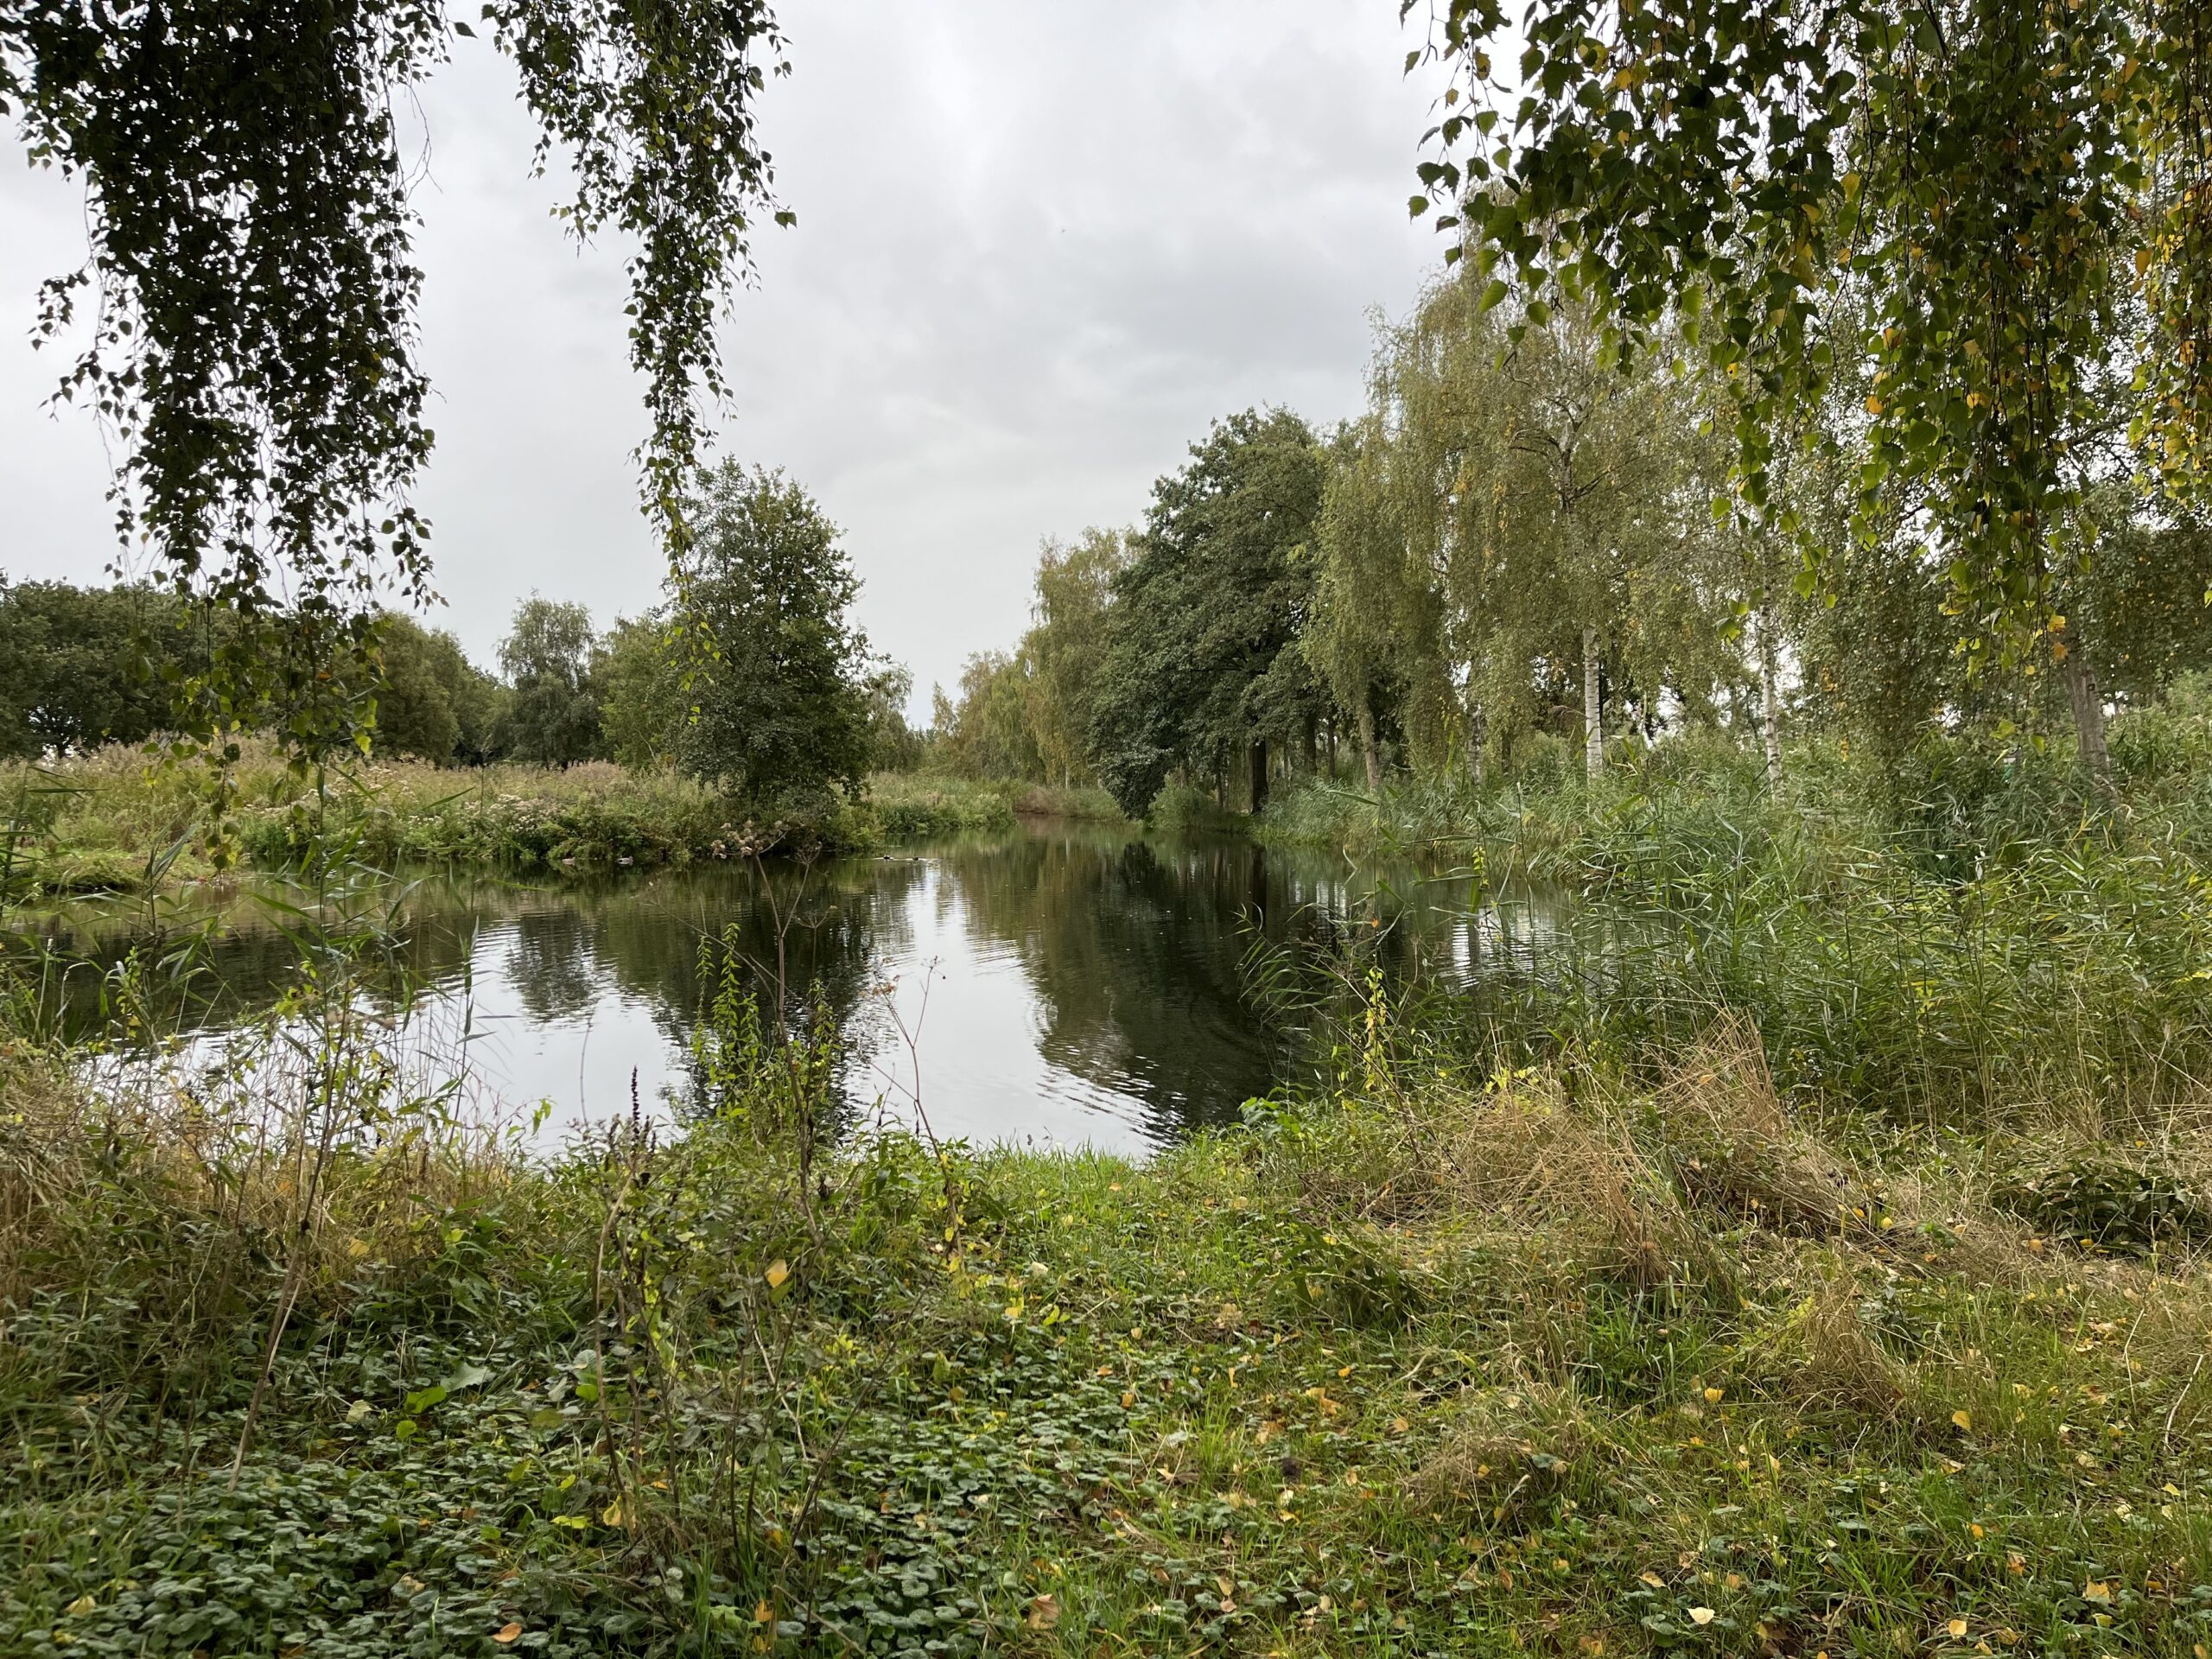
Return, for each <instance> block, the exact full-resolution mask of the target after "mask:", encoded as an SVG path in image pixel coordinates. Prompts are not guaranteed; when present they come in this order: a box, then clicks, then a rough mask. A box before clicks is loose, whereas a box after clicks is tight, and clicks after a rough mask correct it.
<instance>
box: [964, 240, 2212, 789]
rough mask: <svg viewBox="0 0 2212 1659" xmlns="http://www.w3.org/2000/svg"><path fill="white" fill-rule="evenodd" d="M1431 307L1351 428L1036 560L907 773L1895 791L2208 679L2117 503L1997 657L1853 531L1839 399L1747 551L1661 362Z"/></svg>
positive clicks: (1899, 561) (1193, 475)
mask: <svg viewBox="0 0 2212 1659" xmlns="http://www.w3.org/2000/svg"><path fill="white" fill-rule="evenodd" d="M1485 297H1486V296H1484V294H1483V291H1482V289H1481V286H1480V284H1479V283H1476V282H1475V281H1474V280H1473V279H1472V278H1471V277H1468V276H1466V275H1465V274H1461V273H1454V274H1452V275H1449V276H1447V277H1444V278H1443V279H1441V280H1440V282H1439V283H1437V284H1436V285H1435V286H1434V287H1433V289H1431V290H1430V291H1429V292H1428V293H1427V295H1426V296H1424V298H1423V299H1422V301H1421V303H1420V304H1419V305H1418V306H1417V307H1416V308H1415V309H1414V313H1413V315H1411V316H1410V317H1409V318H1408V320H1407V321H1404V322H1402V323H1401V324H1397V325H1395V326H1391V327H1387V328H1385V329H1384V330H1383V333H1382V335H1381V337H1380V339H1379V340H1378V347H1377V351H1376V359H1375V365H1374V368H1373V372H1372V375H1371V378H1370V401H1369V406H1368V409H1367V410H1366V412H1365V413H1363V415H1362V416H1359V417H1358V418H1357V419H1355V420H1352V421H1349V422H1346V423H1343V424H1342V425H1340V426H1339V427H1338V429H1335V430H1334V431H1333V432H1330V433H1328V434H1325V435H1323V434H1319V433H1317V432H1315V431H1314V430H1313V429H1312V428H1310V427H1309V426H1308V425H1307V424H1306V423H1305V422H1304V421H1302V420H1300V418H1298V417H1297V416H1294V415H1292V414H1290V413H1287V412H1286V411H1283V410H1248V411H1246V412H1245V413H1243V414H1240V415H1235V416H1230V417H1229V418H1227V419H1225V420H1223V421H1220V422H1218V423H1216V425H1215V426H1214V428H1213V429H1212V430H1211V432H1210V433H1209V434H1208V435H1206V436H1205V438H1204V439H1203V440H1201V441H1200V442H1198V443H1195V444H1193V445H1192V448H1191V451H1190V459H1189V461H1187V462H1186V463H1185V465H1184V466H1183V467H1180V468H1179V469H1178V470H1176V471H1174V472H1173V473H1170V474H1166V476H1164V477H1162V478H1160V480H1158V481H1157V482H1156V483H1155V484H1154V486H1153V493H1152V501H1151V505H1150V507H1149V510H1148V511H1147V513H1146V515H1145V518H1144V521H1143V523H1142V524H1141V526H1138V527H1136V528H1134V529H1131V530H1128V531H1120V532H1112V531H1088V532H1086V533H1085V534H1084V536H1083V537H1081V538H1079V539H1078V540H1077V541H1076V542H1075V543H1072V544H1064V543H1059V542H1057V541H1048V542H1047V543H1046V547H1045V550H1044V555H1043V558H1042V560H1041V562H1040V563H1039V569H1038V573H1037V579H1036V596H1035V603H1034V610H1033V615H1034V619H1035V620H1034V625H1033V626H1032V627H1031V628H1030V630H1029V631H1028V632H1027V634H1025V635H1024V636H1023V638H1022V639H1021V640H1020V642H1019V644H1018V645H1016V646H1015V647H1014V649H1013V650H1011V651H1008V652H993V653H988V654H985V655H982V656H978V657H976V658H972V659H970V661H969V664H968V666H967V670H966V671H965V673H964V674H963V677H962V680H961V683H960V685H959V687H958V688H957V693H956V694H953V695H947V694H945V693H944V692H943V691H940V692H939V693H938V700H937V711H936V717H935V721H934V726H935V746H934V749H935V753H936V754H937V755H938V757H940V758H941V759H942V760H944V762H945V763H946V764H947V765H948V766H951V767H953V768H955V769H957V770H960V771H963V772H969V773H973V774H976V775H982V776H1006V777H1031V778H1039V779H1048V780H1051V781H1054V782H1065V781H1086V780H1094V779H1095V780H1096V782H1098V783H1101V784H1103V785H1105V786H1106V787H1107V788H1108V789H1109V790H1110V791H1112V792H1113V793H1114V795H1115V796H1116V798H1117V799H1118V800H1119V801H1120V802H1121V803H1122V806H1123V808H1124V809H1125V810H1130V811H1139V810H1143V809H1144V808H1145V807H1146V805H1147V804H1148V803H1149V802H1150V801H1151V800H1152V799H1153V798H1154V795H1155V794H1156V793H1157V792H1158V791H1160V788H1161V787H1162V785H1163V784H1165V783H1166V782H1168V781H1169V780H1171V779H1181V780H1182V781H1183V782H1184V783H1185V785H1195V786H1197V787H1199V788H1202V789H1205V790H1208V791H1211V792H1212V793H1214V794H1215V795H1216V797H1217V798H1221V799H1223V800H1224V801H1227V802H1231V803H1233V804H1238V805H1244V804H1251V805H1254V806H1256V805H1257V804H1259V803H1260V802H1261V801H1262V799H1263V798H1265V796H1266V793H1267V790H1268V783H1269V780H1270V779H1276V778H1281V777H1282V776H1284V775H1285V774H1286V773H1289V774H1294V775H1295V774H1298V773H1301V772H1303V773H1312V774H1320V775H1325V776H1338V775H1348V776H1349V777H1351V778H1352V779H1357V780H1360V781H1363V782H1364V783H1366V784H1367V785H1369V786H1370V787H1379V786H1380V785H1381V784H1382V783H1383V781H1384V779H1385V777H1386V775H1388V774H1389V773H1390V772H1393V771H1394V770H1395V771H1402V772H1414V773H1417V774H1421V775H1426V776H1437V775H1446V776H1448V775H1450V774H1452V772H1455V771H1456V772H1459V774H1460V775H1463V776H1468V775H1471V776H1473V777H1476V778H1479V777H1480V776H1481V775H1482V773H1483V772H1484V768H1486V767H1490V768H1502V769H1505V770H1509V771H1510V770H1513V769H1515V768H1516V767H1518V766H1522V765H1523V764H1525V763H1526V762H1528V761H1529V760H1530V759H1531V758H1532V757H1533V756H1535V755H1536V754H1538V753H1548V754H1549V755H1550V756H1551V757H1552V760H1553V761H1554V764H1556V763H1557V762H1559V761H1560V760H1568V761H1569V763H1571V764H1580V765H1581V766H1585V767H1586V769H1587V770H1588V772H1590V774H1591V775H1592V776H1595V775H1597V774H1598V773H1599V772H1601V771H1602V769H1603V768H1604V767H1605V765H1606V764H1607V761H1608V759H1609V756H1618V754H1619V753H1621V752H1622V751H1623V749H1624V747H1634V746H1637V745H1641V744H1647V743H1649V742H1651V741H1655V740H1656V739H1657V738H1659V737H1660V736H1662V734H1666V733H1668V732H1669V731H1678V730H1681V729H1685V728H1707V729H1716V730H1719V731H1722V732H1725V733H1730V734H1735V735H1736V736H1737V737H1738V739H1739V740H1740V741H1746V742H1757V741H1764V748H1765V752H1766V764H1767V766H1768V769H1769V772H1770V777H1772V778H1773V779H1775V780H1777V781H1778V780H1779V778H1780V772H1781V767H1782V764H1783V762H1782V751H1781V745H1780V738H1781V734H1782V732H1783V729H1784V728H1786V727H1788V726H1790V725H1792V724H1795V725H1796V726H1797V727H1798V728H1800V729H1802V730H1803V731H1806V732H1812V731H1815V730H1827V731H1831V732H1833V733H1835V734H1838V735H1840V736H1841V737H1844V738H1846V739H1847V740H1848V741H1850V742H1851V743H1853V744H1854V745H1858V746H1861V747H1863V748H1864V749H1865V750H1866V751H1867V752H1868V753H1870V755H1871V757H1872V758H1874V759H1877V760H1881V761H1883V762H1885V763H1894V762H1896V761H1897V760H1899V759H1900V758H1901V757H1902V756H1903V755H1904V753H1906V752H1907V751H1909V750H1910V749H1911V748H1912V747H1914V746H1915V745H1916V744H1919V743H1921V742H1923V741H1927V740H1930V739H1936V738H1948V737H1955V736H1960V735H1969V736H1970V735H1975V734H1980V735H1982V736H1986V737H1989V738H1993V739H1994V740H1995V741H1999V742H2002V743H2018V742H2023V741H2041V740H2042V738H2043V737H2044V735H2046V734H2052V735H2056V734H2063V733H2064V732H2066V731H2067V729H2068V728H2069V727H2070V728H2071V729H2072V732H2073V734H2074V740H2075V743H2076V745H2077V746H2078V752H2079V753H2080V755H2081V757H2082V760H2084V762H2085V763H2086V764H2088V766H2090V767H2091V768H2092V769H2093V770H2096V771H2099V772H2102V771H2103V770H2104V769H2105V768H2106V766H2107V762H2106V759H2105V749H2104V737H2103V728H2104V721H2105V716H2106V713H2107V709H2109V708H2111V707H2112V706H2113V705H2115V704H2118V703H2122V702H2130V701H2139V700H2141V699H2144V698H2145V697H2149V696H2154V695H2156V694H2157V693H2158V691H2159V690H2161V689H2162V688H2163V687H2164V685H2166V684H2167V683H2169V682H2170V681H2171V680H2172V679H2173V678H2174V677H2176V676H2177V675H2178V674H2181V673H2183V672H2184V671H2190V670H2192V669H2198V668H2202V667H2205V666H2207V665H2212V626H2208V622H2212V613H2208V612H2207V609H2206V599H2207V594H2208V588H2209V587H2212V534H2208V533H2207V531H2206V530H2205V529H2204V528H2203V527H2202V525H2199V524H2192V523H2184V522H2177V521H2176V520H2175V519H2173V518H2171V516H2169V515H2168V514H2167V513H2165V512H2164V511H2162V510H2161V509H2159V508H2158V506H2157V505H2156V504H2155V503H2154V502H2153V500H2152V497H2151V496H2150V495H2149V494H2148V493H2146V492H2145V489H2144V488H2143V486H2140V485H2139V483H2137V482H2136V481H2134V480H2132V479H2131V478H2130V477H2129V476H2127V475H2126V474H2124V473H2122V472H2120V471H2119V470H2117V469H2115V470H2114V471H2113V474H2111V476H2109V477H2108V478H2107V480H2106V481H2105V482H2104V483H2103V484H2101V486H2099V488H2098V489H2097V490H2096V491H2094V492H2093V493H2092V494H2091V496H2090V498H2089V499H2088V505H2087V506H2086V508H2085V512H2086V513H2087V514H2088V516H2089V517H2090V518H2092V519H2093V520H2094V522H2092V523H2088V524H2084V525H2083V526H2081V527H2080V529H2081V531H2082V534H2081V536H2080V537H2078V539H2079V540H2081V541H2082V542H2083V543H2087V544H2088V545H2090V546H2092V547H2093V549H2094V551H2093V552H2092V554H2091V555H2090V556H2089V557H2088V558H2087V559H2086V560H2083V561H2081V562H2078V563H2075V564H2073V565H2072V566H2070V567H2069V569H2066V570H2064V571H2062V572H2058V573H2056V583H2055V589H2056V594H2057V595H2058V597H2059V601H2060V603H2059V605H2058V606H2056V607H2054V610H2053V613H2052V614H2051V615H2050V618H2049V619H2048V620H2047V623H2046V624H2045V626H2044V628H2043V629H2042V630H2041V631H2040V632H2038V633H2037V636H2036V638H2035V639H2034V640H2033V641H2032V642H2031V644H2030V645H2028V646H2027V647H2026V648H2025V649H2024V650H2018V649H2012V648H2011V647H2009V646H2008V647H2007V649H2006V650H2005V651H2002V652H2000V651H1999V650H1997V649H1995V648H1994V646H1993V640H1995V639H1997V638H1998V633H1999V631H1998V630H1997V629H1996V628H1995V626H1993V624H1994V621H1995V619H1994V618H1993V617H1983V616H1980V615H1977V614H1975V613H1973V612H1972V611H1970V610H1969V609H1967V608H1966V607H1962V606H1961V604H1960V603H1959V602H1958V601H1957V600H1956V597H1955V593H1956V590H1955V588H1954V587H1953V586H1952V584H1951V583H1950V582H1948V563H1949V561H1950V559H1951V558H1952V557H1953V556H1956V555H1957V554H1958V553H1959V552H1960V550H1956V549H1946V548H1944V547H1942V546H1936V545H1931V544H1930V543H1929V538H1928V536H1927V533H1926V531H1925V529H1924V526H1923V524H1922V522H1921V521H1920V520H1919V519H1918V518H1916V517H1915V516H1913V515H1911V514H1910V513H1909V512H1905V511H1904V509H1903V507H1902V506H1900V507H1899V508H1898V510H1897V512H1895V513H1894V514H1893V515H1891V518H1890V519H1889V520H1888V522H1889V524H1890V525H1891V529H1890V531H1889V533H1887V534H1886V535H1885V536H1883V537H1877V538H1874V539H1872V540H1871V541H1870V540H1869V539H1867V538H1866V537H1862V536H1857V535H1854V534H1853V531H1852V529H1851V524H1852V521H1853V511H1854V508H1855V507H1856V506H1858V505H1860V504H1859V500H1858V493H1859V491H1860V490H1861V489H1862V488H1866V487H1874V486H1868V485H1866V482H1865V480H1866V479H1867V478H1869V477H1871V476H1873V473H1872V471H1870V469H1868V468H1867V467H1866V465H1865V464H1864V463H1865V445H1866V436H1865V426H1866V423H1865V421H1864V419H1863V410H1860V409H1859V402H1860V401H1862V400H1863V398H1864V397H1868V396H1872V393H1870V392H1869V391H1867V389H1866V388H1863V387H1861V388H1855V389H1854V388H1845V389H1843V390H1842V391H1839V393H1838V394H1837V397H1836V399H1835V402H1834V406H1833V407H1827V408H1821V409H1815V410H1807V411H1804V418H1805V419H1807V420H1808V421H1810V422H1815V423H1819V425H1820V427H1821V442H1819V443H1817V444H1816V445H1815V446H1814V447H1813V449H1812V451H1811V454H1812V455H1813V459H1812V460H1810V461H1804V462H1802V463H1793V466H1792V467H1791V468H1789V469H1788V470H1787V471H1785V472H1783V474H1780V475H1779V481H1778V485H1777V488H1778V490H1779V492H1780V493H1782V494H1783V497H1784V498H1785V499H1780V500H1770V501H1768V502H1766V503H1765V504H1764V505H1765V506H1766V507H1767V508H1768V509H1769V511H1768V512H1767V513H1766V514H1765V515H1764V518H1763V520H1762V522H1764V523H1767V524H1773V525H1776V526H1778V527H1779V528H1777V529H1773V530H1770V531H1764V532H1758V533H1755V532H1753V531H1748V530H1746V529H1744V528H1742V527H1741V525H1742V524H1743V523H1744V522H1745V519H1746V518H1749V517H1751V515H1744V514H1738V513H1737V512H1733V511H1732V510H1731V508H1730V506H1729V505H1728V499H1727V492H1728V491H1729V489H1730V487H1731V485H1730V470H1729V463H1730V460H1731V451H1730V448H1729V445H1730V442H1731V441H1732V440H1731V439H1730V437H1729V435H1728V433H1727V430H1726V423H1725V421H1717V420H1716V419H1715V416H1714V411H1715V410H1718V409H1720V408H1722V407H1724V404H1725V400H1724V399H1723V398H1722V397H1720V396H1719V395H1718V393H1717V391H1716V389H1715V388H1713V387H1711V386H1709V385H1706V384H1704V383H1702V382H1701V381H1700V379H1699V378H1698V377H1697V375H1696V374H1695V373H1694V372H1688V371H1687V370H1683V369H1681V368H1680V367H1678V366H1676V365H1674V364H1671V363H1669V361H1668V360H1667V353H1665V352H1663V351H1662V352H1660V353H1655V354H1651V355H1649V356H1648V357H1647V358H1646V359H1644V360H1643V361H1642V362H1641V363H1639V364H1637V365H1634V366H1632V367H1631V368H1630V370H1629V371H1628V372H1622V371H1621V370H1620V368H1619V367H1618V365H1616V364H1615V363H1613V362H1612V361H1611V359H1609V357H1608V354H1607V353H1608V347H1607V346H1606V344H1605V340H1603V339H1602V338H1601V336H1600V334H1599V331H1598V330H1597V329H1595V328H1594V327H1592V326H1591V324H1590V323H1589V321H1587V319H1586V318H1582V317H1579V316H1575V315H1569V314H1567V313H1566V312H1564V311H1554V310H1547V309H1545V308H1541V307H1536V306H1530V307H1529V308H1525V309H1521V310H1516V309H1515V308H1513V307H1511V306H1496V305H1486V304H1485V302H1484V301H1485Z"/></svg>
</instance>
